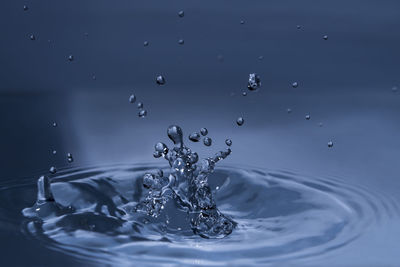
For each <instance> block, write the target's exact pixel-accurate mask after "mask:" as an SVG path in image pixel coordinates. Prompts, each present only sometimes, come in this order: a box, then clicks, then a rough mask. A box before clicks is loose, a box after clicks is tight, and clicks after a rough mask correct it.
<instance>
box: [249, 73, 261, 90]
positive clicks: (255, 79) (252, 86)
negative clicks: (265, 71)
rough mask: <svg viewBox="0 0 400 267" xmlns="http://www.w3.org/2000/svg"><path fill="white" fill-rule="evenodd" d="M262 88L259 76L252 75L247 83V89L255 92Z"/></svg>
mask: <svg viewBox="0 0 400 267" xmlns="http://www.w3.org/2000/svg"><path fill="white" fill-rule="evenodd" d="M260 87H261V80H260V76H258V75H257V73H250V74H249V81H248V83H247V88H249V90H250V91H254V90H256V89H258V88H260Z"/></svg>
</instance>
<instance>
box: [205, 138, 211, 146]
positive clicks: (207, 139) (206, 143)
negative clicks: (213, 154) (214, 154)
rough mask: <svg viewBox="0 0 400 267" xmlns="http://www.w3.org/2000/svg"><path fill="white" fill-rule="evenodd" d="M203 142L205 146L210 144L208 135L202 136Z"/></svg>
mask: <svg viewBox="0 0 400 267" xmlns="http://www.w3.org/2000/svg"><path fill="white" fill-rule="evenodd" d="M203 143H204V145H205V146H211V144H212V139H211V138H210V137H204V139H203Z"/></svg>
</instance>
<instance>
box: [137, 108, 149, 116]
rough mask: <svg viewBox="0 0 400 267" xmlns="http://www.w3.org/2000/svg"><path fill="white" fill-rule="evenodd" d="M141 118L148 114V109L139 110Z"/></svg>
mask: <svg viewBox="0 0 400 267" xmlns="http://www.w3.org/2000/svg"><path fill="white" fill-rule="evenodd" d="M138 116H139V118H144V117H146V116H147V111H146V110H145V109H142V110H141V111H139V113H138Z"/></svg>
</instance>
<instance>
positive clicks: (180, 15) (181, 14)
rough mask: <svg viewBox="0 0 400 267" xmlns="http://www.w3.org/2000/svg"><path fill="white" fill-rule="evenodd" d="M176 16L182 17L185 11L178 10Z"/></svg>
mask: <svg viewBox="0 0 400 267" xmlns="http://www.w3.org/2000/svg"><path fill="white" fill-rule="evenodd" d="M178 16H179V17H181V18H183V17H184V16H185V12H183V10H181V11H179V12H178Z"/></svg>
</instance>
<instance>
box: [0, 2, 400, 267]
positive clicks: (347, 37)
mask: <svg viewBox="0 0 400 267" xmlns="http://www.w3.org/2000/svg"><path fill="white" fill-rule="evenodd" d="M23 5H27V6H28V7H29V10H28V11H24V10H23ZM180 10H184V12H185V17H184V18H179V17H178V15H177V13H178V11H180ZM241 20H244V21H245V24H243V25H242V24H240V21H241ZM0 25H1V26H0V27H1V35H0V36H1V42H0V62H1V64H0V114H1V115H0V117H1V125H0V134H1V138H0V169H1V173H0V179H20V178H23V177H31V178H32V180H36V179H37V178H38V176H39V175H40V174H44V173H47V172H48V169H49V168H50V166H56V167H57V168H58V169H61V168H63V167H66V166H70V165H71V164H68V163H67V160H66V153H68V152H70V153H72V154H73V155H74V159H75V161H74V163H73V164H72V165H73V166H88V165H102V164H108V163H137V162H159V160H156V159H154V158H153V157H152V151H153V145H154V143H156V142H157V141H165V142H168V140H167V137H166V128H167V127H168V126H169V125H170V124H178V125H180V126H181V127H182V128H183V130H184V132H185V134H189V133H190V132H192V131H198V130H199V129H200V128H201V127H207V128H208V130H209V133H210V134H209V136H210V137H211V138H213V146H211V147H210V148H208V147H204V146H203V145H202V144H194V145H192V147H193V148H194V150H196V151H199V152H200V155H202V156H207V155H210V154H213V153H214V152H215V151H217V149H220V148H223V147H224V140H225V138H227V137H229V138H231V139H232V140H233V154H232V156H231V157H230V158H229V159H228V160H226V164H241V165H249V166H256V167H261V168H268V169H289V170H294V171H298V172H301V173H311V174H313V175H320V174H331V175H337V176H340V177H342V179H345V180H348V181H350V182H353V183H362V184H364V185H367V186H368V187H370V188H374V189H375V190H379V191H383V192H385V193H387V194H389V195H392V196H393V197H395V198H397V199H399V193H400V181H399V170H400V167H399V163H400V156H399V151H400V139H399V138H398V137H399V128H400V124H399V115H400V92H393V91H392V87H393V86H398V87H400V76H399V74H400V73H399V72H400V60H399V59H400V49H399V47H400V1H390V0H387V1H377V0H376V1H361V0H353V1H347V0H346V1H345V0H339V1H311V0H305V1H282V0H279V1H278V0H274V1H265V0H264V1H261V0H260V1H256V0H247V1H244V0H242V1H237V0H230V1H193V0H185V1H183V0H179V1H175V0H169V1H150V0H147V1H146V0H142V1H136V0H118V1H110V0H97V1H88V0H86V1H82V0H81V1H58V0H40V1H20V0H3V1H1V3H0ZM296 25H301V26H302V27H301V29H297V28H296ZM85 33H87V34H88V35H87V36H86V35H85ZM30 34H34V35H35V36H36V40H35V41H31V40H30V39H29V36H30ZM324 35H328V36H329V39H328V40H327V41H325V40H323V38H322V37H323V36H324ZM181 38H183V39H184V40H185V44H184V45H179V44H178V40H179V39H181ZM48 40H50V42H49V41H48ZM145 40H147V41H149V43H150V44H149V46H147V47H144V46H143V42H144V41H145ZM70 54H72V55H73V56H74V58H75V59H74V61H72V62H70V61H68V59H67V57H68V55H70ZM259 56H263V59H262V60H259ZM221 59H222V60H221ZM252 72H257V73H258V74H259V75H260V76H261V80H262V88H261V89H260V90H259V91H258V92H249V94H248V96H246V97H243V96H242V95H241V92H242V91H244V90H247V89H246V85H247V79H248V74H249V73H252ZM158 74H162V75H164V77H165V78H166V80H167V83H166V85H164V86H158V85H157V84H156V83H155V77H156V76H157V75H158ZM93 75H95V76H96V79H95V80H94V79H93V78H92V77H93ZM294 81H297V82H298V83H299V86H298V88H292V86H291V83H292V82H294ZM132 93H133V94H135V95H136V96H137V98H138V101H142V102H143V103H144V106H145V108H146V110H147V111H148V116H147V117H146V118H145V119H140V118H138V116H137V112H138V110H137V108H136V104H133V105H132V104H129V102H128V98H129V95H130V94H132ZM287 108H291V109H292V113H290V114H288V113H287V112H286V110H287ZM306 114H310V115H311V120H309V121H307V120H305V115H306ZM238 116H243V117H244V119H245V124H244V125H243V126H242V127H238V126H237V125H236V118H237V117H238ZM53 121H56V122H57V123H58V127H56V128H53V127H52V123H53ZM320 122H322V123H323V127H319V126H318V124H319V123H320ZM330 140H332V141H333V142H334V147H333V148H331V149H329V148H328V147H327V142H328V141H330ZM53 149H55V150H57V154H56V155H53V154H52V150H53ZM23 197H25V196H21V198H23ZM396 225H397V226H398V225H399V222H398V221H396V222H393V227H390V226H386V227H385V229H377V230H376V232H374V231H371V232H370V233H366V235H364V237H363V239H362V240H361V241H360V242H357V243H355V244H351V245H349V246H348V247H350V248H349V249H348V250H346V249H345V250H344V251H340V253H338V254H337V255H333V256H332V259H334V258H335V257H337V258H336V261H335V262H336V263H337V264H343V265H348V264H351V265H363V264H370V265H371V266H391V265H390V264H393V263H394V262H398V252H399V250H398V245H397V244H398V243H399V242H400V238H399V236H400V235H399V234H400V231H399V229H398V227H396ZM8 227H10V229H9V230H7V231H4V230H2V231H0V238H1V241H0V250H1V251H2V253H1V254H2V262H3V263H7V264H6V265H5V266H8V265H13V264H15V265H16V266H21V265H35V266H54V264H57V265H60V264H64V265H71V264H77V263H75V262H73V259H70V258H68V257H65V256H64V257H63V256H62V254H59V253H57V252H53V251H50V250H48V249H45V248H42V247H40V246H37V245H35V240H31V241H29V240H25V238H24V236H23V235H22V234H21V233H20V232H19V230H18V229H19V225H16V226H15V228H13V227H12V226H8ZM3 228H4V227H3ZM347 251H348V252H347ZM17 255H25V256H24V257H21V256H17ZM60 259H62V260H60Z"/></svg>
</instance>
